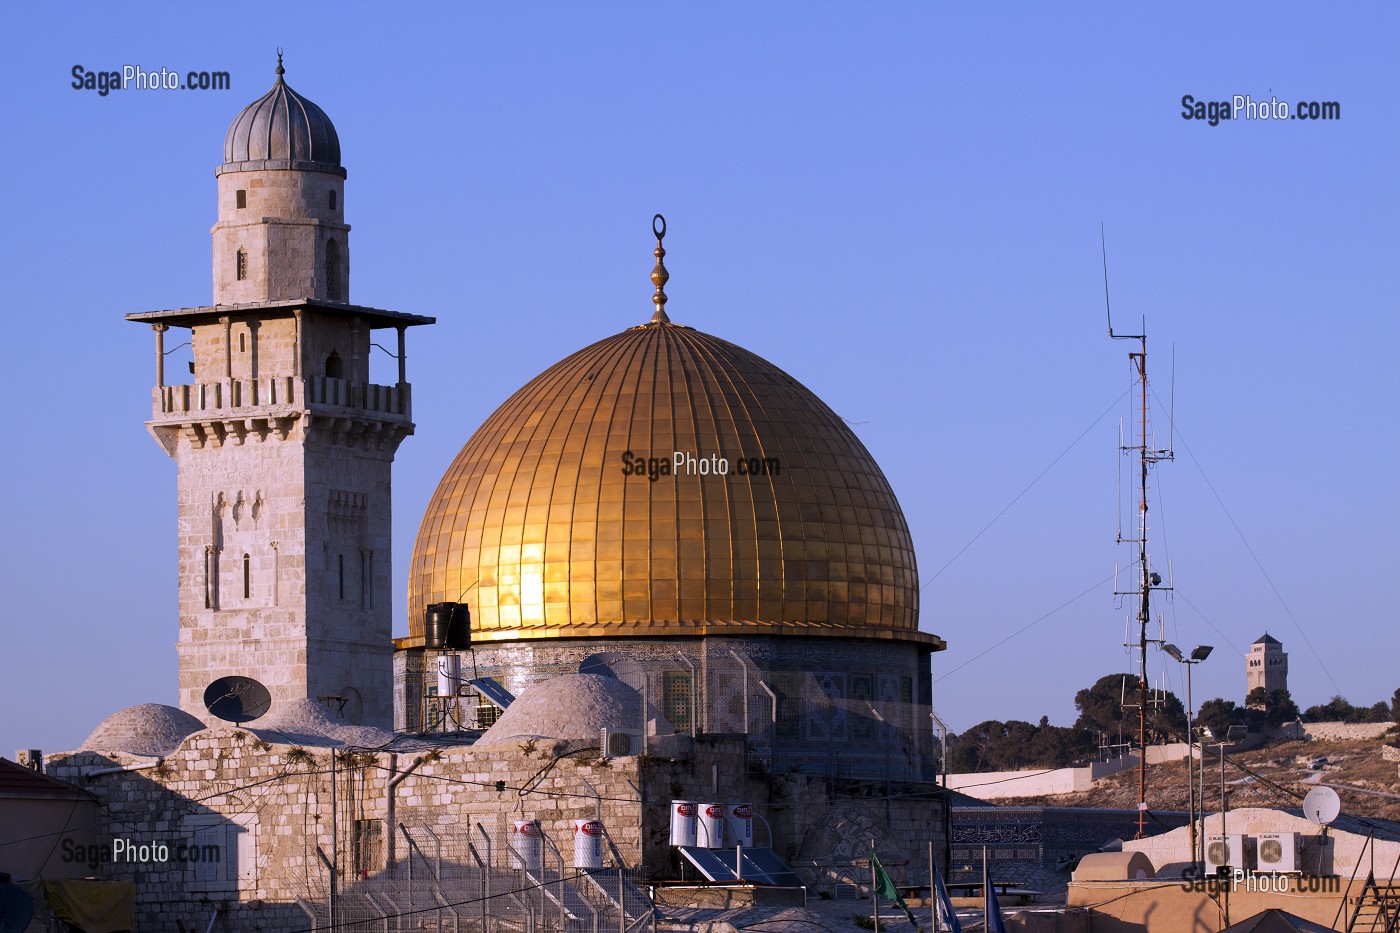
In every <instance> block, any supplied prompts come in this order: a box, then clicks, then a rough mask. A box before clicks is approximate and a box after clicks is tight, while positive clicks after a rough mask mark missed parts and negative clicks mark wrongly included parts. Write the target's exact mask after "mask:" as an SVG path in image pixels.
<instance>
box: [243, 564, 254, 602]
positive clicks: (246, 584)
mask: <svg viewBox="0 0 1400 933" xmlns="http://www.w3.org/2000/svg"><path fill="white" fill-rule="evenodd" d="M252 594H253V561H252V558H250V557H249V556H248V555H247V554H244V555H243V598H244V599H248V598H249V597H250V596H252Z"/></svg>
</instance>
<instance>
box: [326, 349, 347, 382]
mask: <svg viewBox="0 0 1400 933" xmlns="http://www.w3.org/2000/svg"><path fill="white" fill-rule="evenodd" d="M326 375H327V376H329V377H330V378H332V379H344V378H345V361H344V360H342V359H341V358H340V354H339V353H336V352H335V351H334V350H332V351H331V355H330V356H328V357H326Z"/></svg>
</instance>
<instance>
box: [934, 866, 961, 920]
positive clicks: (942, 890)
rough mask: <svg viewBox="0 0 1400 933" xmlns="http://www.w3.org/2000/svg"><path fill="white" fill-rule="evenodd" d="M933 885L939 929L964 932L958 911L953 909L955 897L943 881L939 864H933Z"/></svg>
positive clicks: (935, 912)
mask: <svg viewBox="0 0 1400 933" xmlns="http://www.w3.org/2000/svg"><path fill="white" fill-rule="evenodd" d="M933 887H934V889H935V893H934V905H933V913H934V916H935V917H937V918H938V929H940V930H945V931H948V933H962V924H961V923H959V922H958V914H957V911H955V910H953V899H952V898H951V897H949V896H948V888H947V886H946V885H945V884H944V883H943V875H942V874H940V873H939V871H938V866H937V865H934V866H933Z"/></svg>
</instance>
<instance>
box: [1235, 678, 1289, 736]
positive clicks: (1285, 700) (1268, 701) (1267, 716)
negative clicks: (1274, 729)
mask: <svg viewBox="0 0 1400 933" xmlns="http://www.w3.org/2000/svg"><path fill="white" fill-rule="evenodd" d="M1244 702H1245V706H1247V707H1250V708H1251V710H1262V711H1263V713H1264V721H1265V722H1267V723H1268V724H1269V725H1271V726H1281V725H1283V724H1284V723H1286V722H1292V721H1293V720H1295V719H1297V718H1298V704H1297V703H1294V702H1293V696H1292V694H1290V693H1289V692H1288V691H1287V690H1268V691H1266V690H1265V689H1264V688H1263V687H1255V688H1254V689H1253V690H1251V691H1249V696H1247V697H1245V699H1244Z"/></svg>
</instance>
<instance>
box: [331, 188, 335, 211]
mask: <svg viewBox="0 0 1400 933" xmlns="http://www.w3.org/2000/svg"><path fill="white" fill-rule="evenodd" d="M331 210H335V192H334V191H332V192H331Z"/></svg>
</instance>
